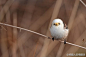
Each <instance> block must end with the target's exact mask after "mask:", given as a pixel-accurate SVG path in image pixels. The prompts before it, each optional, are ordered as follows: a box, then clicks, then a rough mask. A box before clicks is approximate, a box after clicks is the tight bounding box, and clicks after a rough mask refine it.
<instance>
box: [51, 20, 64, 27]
mask: <svg viewBox="0 0 86 57" xmlns="http://www.w3.org/2000/svg"><path fill="white" fill-rule="evenodd" d="M52 26H54V27H61V28H64V24H63V21H62V20H61V19H54V20H53V22H52Z"/></svg>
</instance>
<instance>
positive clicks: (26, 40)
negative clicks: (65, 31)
mask: <svg viewBox="0 0 86 57" xmlns="http://www.w3.org/2000/svg"><path fill="white" fill-rule="evenodd" d="M82 1H83V2H84V3H86V0H82ZM55 18H60V19H62V20H63V22H64V23H65V24H67V25H68V27H69V29H70V32H69V35H68V37H67V41H68V42H71V43H74V44H78V45H81V46H84V47H86V7H85V6H84V5H83V4H82V3H81V2H80V1H79V0H0V22H2V23H7V24H10V25H14V26H18V27H23V28H26V29H30V30H33V31H36V32H39V33H42V34H44V35H47V36H50V37H51V35H50V32H49V27H50V25H51V22H52V20H54V19H55ZM70 53H73V54H76V53H82V54H84V53H85V56H83V57H86V50H85V49H82V48H79V47H75V46H72V45H68V44H66V45H64V44H63V43H61V42H59V41H56V40H55V41H52V40H51V39H47V38H45V37H42V36H39V35H37V34H33V33H30V32H27V31H23V30H21V29H16V28H11V27H8V26H4V25H0V57H71V56H70V55H68V54H70ZM73 57H76V56H73ZM77 57H82V56H77Z"/></svg>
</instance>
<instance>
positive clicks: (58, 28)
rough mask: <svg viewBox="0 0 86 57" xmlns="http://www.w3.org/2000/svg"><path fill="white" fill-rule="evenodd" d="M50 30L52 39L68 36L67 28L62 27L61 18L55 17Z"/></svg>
mask: <svg viewBox="0 0 86 57" xmlns="http://www.w3.org/2000/svg"><path fill="white" fill-rule="evenodd" d="M50 32H51V35H52V37H54V39H57V40H58V39H60V40H62V39H65V38H66V37H67V36H68V32H69V30H68V29H66V28H65V27H64V23H63V21H62V20H61V19H55V20H53V22H52V24H51V28H50Z"/></svg>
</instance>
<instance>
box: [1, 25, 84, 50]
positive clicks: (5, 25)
mask: <svg viewBox="0 0 86 57" xmlns="http://www.w3.org/2000/svg"><path fill="white" fill-rule="evenodd" d="M0 24H1V25H5V26H9V27H13V28H17V29H20V28H21V27H17V26H13V25H9V24H5V23H0ZM21 29H22V30H25V31H28V32H31V33H35V34H37V35H40V36H43V37H46V38H50V37H48V36H46V35H43V34H41V33H38V32H35V31H32V30H28V29H25V28H21ZM50 39H51V38H50ZM60 42H64V41H60ZM67 44H70V45H73V46H77V47H80V48H83V49H86V47H83V46H80V45H77V44H72V43H69V42H67Z"/></svg>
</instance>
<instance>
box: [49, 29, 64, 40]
mask: <svg viewBox="0 0 86 57" xmlns="http://www.w3.org/2000/svg"><path fill="white" fill-rule="evenodd" d="M50 32H51V35H52V37H54V38H57V39H58V38H63V37H64V30H63V29H61V28H53V27H51V28H50Z"/></svg>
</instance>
